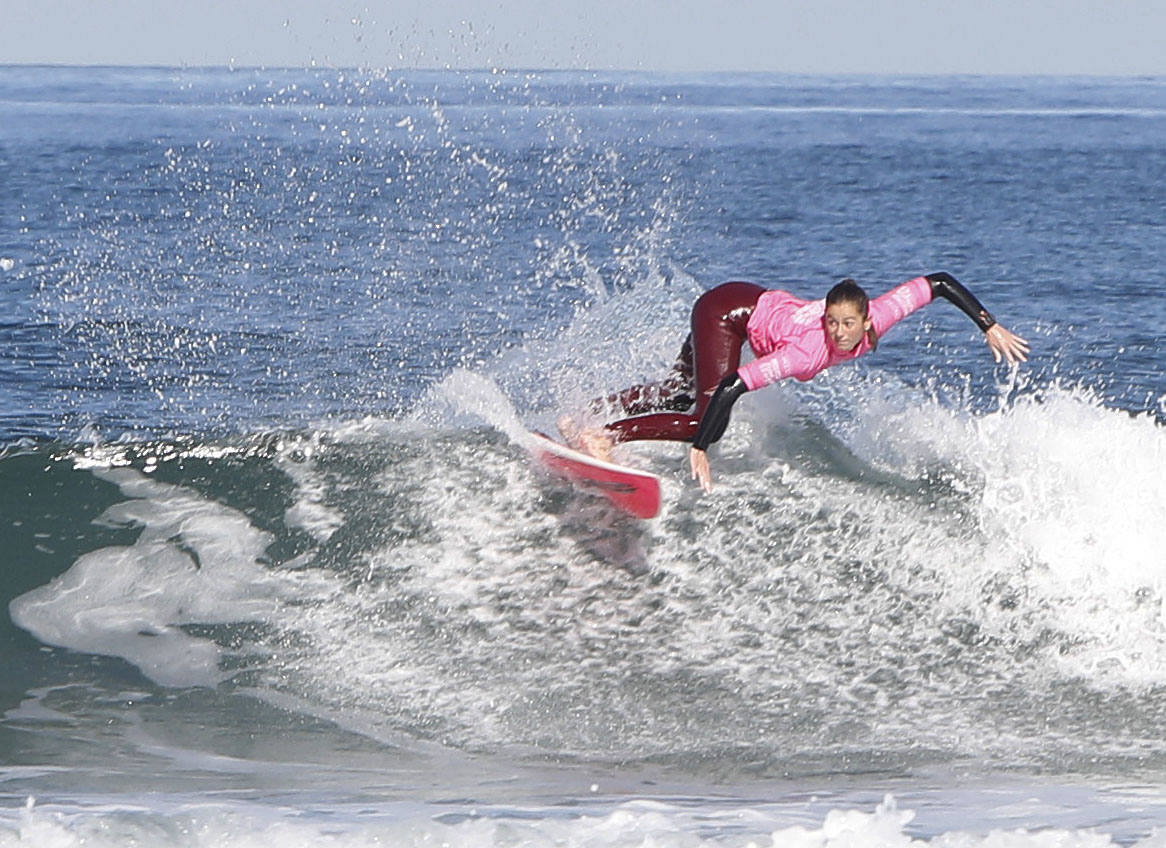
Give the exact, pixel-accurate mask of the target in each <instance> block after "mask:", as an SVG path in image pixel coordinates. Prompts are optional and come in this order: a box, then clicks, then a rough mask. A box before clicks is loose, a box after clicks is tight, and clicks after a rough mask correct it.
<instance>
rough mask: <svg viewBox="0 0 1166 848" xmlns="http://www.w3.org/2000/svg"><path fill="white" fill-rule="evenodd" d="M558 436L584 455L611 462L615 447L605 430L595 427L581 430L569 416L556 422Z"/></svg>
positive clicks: (613, 441)
mask: <svg viewBox="0 0 1166 848" xmlns="http://www.w3.org/2000/svg"><path fill="white" fill-rule="evenodd" d="M557 423H558V426H559V434H560V435H561V436H562V437H563V441H564V442H566V443H567V446H568V447H571V448H574V449H575V450H577V451H583V453H585V454H589V455H590V456H593V457H595V458H596V459H602V460H603V461H604V462H611V451H612V448H614V447H615V439H613V438H612V437H611V434H610V433H608V432H606V431H605V430H602V429H598V428H595V427H588V428H587V429H583V428H581V427H580V426H579V423H578V422H577V421H576V420H575V419H574V418H572V417H571V416H570V415H564V416H562V417H560V418H559V420H558V422H557Z"/></svg>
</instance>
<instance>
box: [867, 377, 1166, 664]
mask: <svg viewBox="0 0 1166 848" xmlns="http://www.w3.org/2000/svg"><path fill="white" fill-rule="evenodd" d="M866 415H867V416H868V417H864V418H863V420H862V422H860V428H865V429H866V431H867V439H868V440H869V442H870V444H869V445H867V450H869V451H870V453H871V455H872V456H874V457H876V458H878V457H886V456H888V455H889V456H894V457H896V458H897V459H898V460H899V461H897V462H894V463H892V465H893V466H894V467H896V468H897V469H898V470H899V471H900V472H902V473H905V474H908V475H921V474H923V473H926V469H927V468H929V467H930V468H934V467H935V465H936V463H941V464H943V465H946V466H948V467H950V468H954V469H956V470H957V471H956V473H955V474H953V475H951V479H952V481H953V482H954V483H958V484H959V485H961V486H964V487H966V488H967V491H968V493H969V494H970V495H971V496H973V497H977V498H978V509H977V512H976V519H977V521H978V523H979V533H980V536H981V537H982V539H983V541H984V544H985V547H984V550H983V554H982V559H981V560H980V561H977V562H975V570H974V571H964V570H963V569H960V568H953V569H950V570H948V571H947V575H948V579H949V580H950V581H951V584H950V588H951V590H952V592H951V600H956V601H965V600H966V601H968V602H969V609H972V610H975V611H976V613H977V616H978V618H979V620H980V623H981V624H982V625H983V626H985V627H987V628H988V630H989V632H993V633H995V634H997V635H1000V636H1002V637H1006V638H1009V639H1022V640H1031V641H1035V640H1037V639H1039V638H1040V636H1041V634H1042V633H1048V632H1056V633H1062V634H1065V635H1066V637H1067V640H1062V641H1059V642H1058V643H1057V644H1056V645H1055V646H1054V647H1052V648H1050V649H1049V652H1048V659H1049V661H1050V662H1051V663H1054V664H1055V665H1056V666H1057V667H1058V668H1059V669H1060V672H1061V673H1062V674H1069V675H1070V676H1084V677H1087V678H1089V679H1091V680H1093V681H1095V682H1097V683H1102V684H1104V683H1106V682H1109V683H1122V684H1132V685H1136V686H1142V685H1150V684H1154V683H1161V682H1164V681H1166V614H1164V612H1163V604H1164V603H1166V571H1164V570H1163V567H1162V566H1163V564H1164V563H1166V559H1164V554H1163V552H1164V551H1166V429H1164V428H1163V427H1162V426H1161V425H1159V424H1157V422H1156V421H1155V420H1154V418H1153V416H1152V415H1149V414H1143V415H1130V414H1129V413H1127V412H1125V411H1123V410H1120V409H1113V408H1110V407H1107V406H1106V405H1105V404H1104V403H1103V402H1102V401H1101V400H1099V399H1098V398H1097V397H1095V396H1094V395H1093V394H1092V393H1090V392H1088V391H1085V390H1081V389H1076V388H1065V387H1057V386H1054V387H1051V388H1049V389H1047V390H1045V391H1042V392H1040V393H1039V394H1032V395H1025V396H1022V397H1020V398H1018V399H1017V400H1016V401H1015V402H1014V403H1012V404H1011V405H1008V406H1006V407H1004V408H1002V409H1000V410H998V411H996V412H993V413H990V414H986V415H971V414H967V413H962V412H959V411H951V410H946V409H944V408H942V407H940V406H938V405H937V404H935V403H930V402H927V403H911V404H907V405H904V406H902V407H901V408H900V409H898V410H890V409H888V408H887V407H886V406H885V405H882V406H872V407H871V408H870V409H868V410H866ZM993 581H997V582H1003V583H1005V584H1007V585H1009V586H1011V587H1012V591H1013V593H1014V596H1015V597H1014V598H1013V601H1012V602H1010V605H1009V608H1008V609H1005V610H1002V609H1000V608H999V606H998V605H997V604H994V603H987V604H985V603H984V602H983V598H984V597H988V596H990V595H991V594H992V593H991V592H987V593H985V591H984V590H985V587H987V586H989V584H990V583H992V582H993ZM975 599H979V600H975Z"/></svg>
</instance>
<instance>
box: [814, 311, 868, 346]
mask: <svg viewBox="0 0 1166 848" xmlns="http://www.w3.org/2000/svg"><path fill="white" fill-rule="evenodd" d="M822 322H823V324H825V327H826V338H827V339H828V340H829V341H830V346H831V347H833V348H834V349H835V350H839V351H842V352H843V353H849V352H850V351H852V350H854V349H855V348H856V347H858V344H859V342H861V341H862V337H863V335H865V333H866V331H867V330H869V329H870V318H867V317H864V316H863V314H862V312H861V311H860V310H859V308H858V305H857V304H854V303H850V302H849V301H845V300H844V301H840V302H839V303H832V304H830V305H829V306H827V307H826V317H825V318H823V319H822Z"/></svg>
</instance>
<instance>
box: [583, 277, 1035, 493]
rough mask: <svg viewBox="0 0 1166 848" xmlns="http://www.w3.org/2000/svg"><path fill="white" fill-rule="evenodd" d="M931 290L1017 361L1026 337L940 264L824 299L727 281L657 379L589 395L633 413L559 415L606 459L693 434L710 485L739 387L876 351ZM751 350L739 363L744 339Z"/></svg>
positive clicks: (598, 406)
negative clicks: (624, 448)
mask: <svg viewBox="0 0 1166 848" xmlns="http://www.w3.org/2000/svg"><path fill="white" fill-rule="evenodd" d="M936 297H942V298H944V299H946V300H949V301H951V302H952V303H954V304H955V305H956V306H958V307H959V308H960V309H961V310H963V311H964V312H965V313H966V314H967V315H968V317H970V318H971V319H972V320H973V321H974V322H975V323H976V325H977V326H978V327H979V328H980V329H981V330H983V332H984V335H985V338H986V341H987V343H988V347H989V348H991V350H992V354H993V356H995V357H996V361H997V362H1000V361H1001V359H1007V360H1008V361H1009V362H1010V363H1017V362H1023V361H1025V360H1026V359H1027V357H1028V342H1026V341H1025V340H1024V339H1022V338H1020V337H1019V336H1017V335H1015V334H1014V333H1011V332H1009V331H1008V330H1006V329H1005V328H1004V327H1002V326H1001V325H1000V324H997V323H996V319H995V318H993V317H992V315H991V314H990V313H989V312H988V310H986V309H985V308H984V307H983V305H981V303H980V302H979V301H978V300H976V298H975V296H974V295H973V294H972V293H971V292H970V291H968V290H967V289H966V288H965V287H964V286H963V285H962V284H961V283H960V282H959V281H958V280H957V279H956V278H955V277H953V276H952V275H951V274H948V273H946V272H944V271H940V272H938V273H935V274H927V275H926V276H923V277H916V278H915V279H913V280H909V281H908V282H906V283H903V284H902V285H900V286H898V287H896V288H894V289H891V290H890V291H889V292H887V293H886V294H883V295H881V296H880V297H877V298H875V299H874V300H870V299H869V298H868V297H867V294H866V292H865V291H863V289H862V288H861V287H860V286H859V285H858V283H856V282H855V281H854V280H851V279H846V280H843V281H842V282H840V283H839V284H838V285H836V286H834V288H832V289H831V290H830V292H829V293H828V294H827V295H826V297H825V298H824V299H823V300H814V301H805V300H800V299H799V298H797V297H795V296H794V295H792V294H790V293H789V292H786V291H780V290H773V291H766V290H765V289H763V288H762V287H761V286H758V285H755V284H753V283H741V282H733V283H724V284H722V285H719V286H717V287H716V288H714V289H710V290H709V291H707V292H705V293H704V294H703V295H701V296H700V298H698V299H697V301H696V304H695V305H694V306H693V308H692V332H691V333H690V334H689V335H688V338H686V339H685V341H684V345H683V346H682V347H681V350H680V356H679V357H678V358H677V360H676V364H675V365H674V366H673V368H672V371H671V373H669V375H668V376H667V377H666V378H665V379H664V380H663V381H661V382H659V383H654V384H650V385H642V386H633V387H632V388H630V389H626V390H625V391H623V392H619V393H618V394H614V395H611V396H609V397H607V398H603V399H600V400H598V401H596V402H594V403H593V404H592V409H593V411H595V412H599V411H601V410H602V409H603V408H604V407H610V406H616V407H618V408H620V409H622V410H623V411H624V413H625V414H626V415H628V416H629V417H626V418H622V419H620V420H618V421H613V422H611V423H610V424H607V425H605V426H604V427H603V429H602V430H588V431H585V432H583V433H578V432H576V428H575V427H574V425H573V423H572V422H571V421H570V419H569V418H567V419H564V420H563V421H561V422H560V428H561V429H562V430H563V431H564V435H566V436H567V437H568V441H570V442H574V443H581V446H582V447H583V448H584V449H586V450H588V451H590V452H591V453H593V454H595V455H597V456H599V457H601V458H608V457H609V456H610V453H611V446H612V445H613V444H615V443H617V442H626V441H634V440H638V439H663V440H673V441H682V442H691V443H692V448H691V450H690V451H689V461H690V465H691V468H692V477H693V479H694V480H697V481H698V482H699V483H700V486H701V488H702V489H704V490H705V491H706V492H707V491H710V490H711V489H712V473H711V471H710V469H709V460H708V453H707V451H708V447H709V445H710V444H712V443H713V442H716V441H717V440H718V439H720V438H721V436H722V435H723V434H724V432H725V428H726V427H727V426H728V423H729V413H730V411H731V410H732V407H733V404H734V403H736V401H737V399H738V398H739V397H741V395H743V394H745V392H748V391H753V390H755V389H760V388H761V387H762V386H768V385H769V384H771V383H776V382H777V381H778V380H783V379H785V378H786V377H793V378H795V379H797V380H803V381H805V380H809V379H811V378H813V377H814V375H816V374H817V373H818V372H820V371H822V370H824V369H826V368H829V367H830V366H832V365H838V364H839V363H842V362H849V361H850V360H852V359H857V358H858V357H860V356H862V355H863V354H865V353H869V352H870V351H873V350H874V349H875V348H876V347H877V346H878V342H879V339H880V338H881V337H882V335H883V334H884V333H886V332H887V330H889V329H890V328H891V327H892V326H894V325H895V324H896V323H898V322H899V321H901V320H902V319H903V318H906V317H907V316H908V315H910V314H911V313H912V312H914V311H915V310H917V309H920V308H921V307H923V306H926V305H927V304H928V303H930V302H931V301H932V300H934V299H935V298H936ZM746 341H748V342H749V346H750V347H751V348H752V349H753V353H754V354H755V355H756V357H757V358H756V359H755V360H753V361H752V362H749V363H748V364H746V365H743V366H742V365H741V348H742V346H743V345H744V344H745V342H746Z"/></svg>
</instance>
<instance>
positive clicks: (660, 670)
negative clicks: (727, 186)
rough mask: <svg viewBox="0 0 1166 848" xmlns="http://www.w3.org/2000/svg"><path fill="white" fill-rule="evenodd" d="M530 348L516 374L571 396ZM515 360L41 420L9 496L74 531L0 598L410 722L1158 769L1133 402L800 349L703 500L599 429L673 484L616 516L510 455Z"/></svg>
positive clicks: (1153, 598) (847, 761)
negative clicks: (256, 412)
mask: <svg viewBox="0 0 1166 848" xmlns="http://www.w3.org/2000/svg"><path fill="white" fill-rule="evenodd" d="M653 332H654V331H653ZM552 359H553V358H551V359H547V358H541V359H540V360H539V361H540V362H541V363H542V367H544V368H545V369H547V371H546V374H544V375H543V376H544V377H545V378H546V379H540V380H537V381H536V382H537V383H538V386H539V389H538V390H533V389H532V396H537V395H538V393H539V391H551V392H552V393H553V392H565V393H568V394H570V393H573V392H577V389H567V388H565V385H566V384H565V383H563V384H560V385H557V386H556V385H555V381H554V380H553V379H551V378H550V377H549V376H547V375H549V374H552V373H554V372H555V367H556V366H555V364H554V362H553V361H552ZM517 372H522V373H527V369H515V368H512V367H508V366H505V365H503V366H500V367H499V368H498V373H499V374H500V375H509V374H514V373H517ZM505 385H506V379H505V377H504V376H499V377H498V378H497V379H496V378H495V376H492V375H491V374H488V373H483V372H471V371H455V372H453V373H452V374H451V375H450V376H449V378H448V379H447V380H446V381H444V383H443V384H441V385H439V386H437V387H435V388H434V390H433V391H432V392H431V393H430V395H429V397H427V398H426V399H425V400H424V401H423V402H422V403H421V404H420V405H419V406H418V408H417V409H415V410H414V413H413V414H412V415H411V416H407V417H406V418H403V419H398V420H391V419H380V418H367V419H363V420H359V421H353V422H349V423H344V424H332V425H321V426H320V427H317V428H313V429H308V430H303V431H298V432H286V433H267V434H263V435H261V436H256V437H253V438H249V439H237V440H235V441H222V442H207V441H199V440H198V439H190V440H186V441H182V440H178V441H175V440H170V441H158V442H150V443H131V444H106V445H97V446H91V447H88V448H65V449H59V450H58V451H57V452H56V453H54V454H52V456H51V459H52V460H53V461H52V462H49V463H47V465H48V467H49V470H48V471H47V472H46V474H47V475H48V477H47V478H46V479H43V480H41V483H40V485H39V487H38V488H36V489H35V490H34V491H33V497H34V499H35V500H36V504H35V506H34V507H33V511H36V510H49V511H52V512H53V513H54V515H55V517H54V519H53V520H54V521H55V522H56V523H57V524H59V528H58V532H60V533H61V535H66V532H67V531H69V530H71V528H75V527H80V526H84V525H89V524H90V523H91V522H93V521H95V520H96V525H95V526H94V527H93V529H91V530H89V531H87V541H86V542H85V543H84V544H85V545H87V546H88V547H86V549H84V550H81V551H79V553H78V555H77V556H75V557H73V558H70V559H69V560H68V561H63V559H62V558H61V557H58V558H56V559H54V560H53V562H54V566H53V568H54V569H55V570H54V571H51V572H50V571H48V570H46V571H43V572H40V573H39V575H38V576H36V577H34V578H32V579H30V580H29V583H30V584H31V585H27V586H25V587H24V591H23V592H22V593H21V594H20V595H19V597H16V598H15V599H14V600H13V601H12V603H11V605H10V612H11V615H12V619H13V621H14V622H15V623H16V624H17V625H19V626H20V627H22V628H24V629H26V630H27V631H28V632H30V633H31V634H33V635H34V636H35V637H36V638H37V639H38V640H39V641H40V642H42V643H44V644H49V645H54V646H59V647H64V648H69V649H72V650H74V651H80V652H84V653H96V654H105V655H110V656H116V657H121V658H124V659H125V660H127V661H129V662H130V663H132V664H133V665H134V666H136V667H137V668H138V669H139V670H140V671H141V672H142V673H144V674H145V675H146V676H147V677H148V678H149V679H150V680H152V681H153V682H154V683H155V684H157V685H160V686H162V687H170V688H174V687H178V688H182V687H210V688H212V689H217V690H218V691H220V692H226V693H236V694H247V695H250V696H254V697H258V698H259V699H261V700H266V701H268V702H270V703H272V704H278V705H280V706H281V707H283V708H286V709H292V710H293V711H295V712H299V713H302V714H307V715H312V716H316V717H320V718H325V719H327V720H328V721H331V722H335V723H336V724H337V725H339V726H340V727H345V728H348V729H350V730H353V731H355V732H358V733H361V734H364V735H367V736H370V737H372V738H375V739H378V740H380V741H382V742H385V743H388V744H393V745H405V746H406V747H410V746H413V747H416V746H418V745H420V746H425V745H429V744H437V745H439V746H444V747H450V748H452V749H456V750H460V751H465V752H473V751H493V752H508V753H510V754H512V755H514V756H518V757H535V758H540V757H544V756H547V755H548V754H552V753H553V755H554V756H556V757H568V758H578V759H580V760H583V761H590V762H620V763H630V762H640V763H645V764H655V765H656V766H660V767H665V768H678V769H682V770H698V771H701V772H706V771H709V770H712V771H713V772H716V773H730V774H731V773H739V772H740V771H741V770H742V769H745V770H749V771H750V772H751V773H752V772H757V773H762V774H787V775H788V774H815V773H819V772H820V771H823V770H827V771H837V772H842V773H846V772H867V771H870V770H874V771H885V770H891V771H896V770H900V769H904V768H915V767H921V766H922V765H925V764H927V763H934V762H941V761H942V762H947V761H950V759H951V758H953V757H955V758H960V757H975V758H978V759H979V760H981V761H982V762H985V763H996V764H1007V765H1008V766H1010V767H1016V766H1017V765H1026V766H1028V767H1033V768H1053V769H1067V770H1073V769H1076V768H1086V767H1090V768H1092V767H1095V764H1096V762H1097V760H1098V758H1099V757H1108V758H1111V760H1112V761H1113V762H1115V763H1119V765H1118V766H1115V767H1118V768H1126V767H1142V766H1146V765H1149V764H1152V763H1153V762H1154V758H1155V756H1156V755H1155V754H1153V752H1152V751H1148V750H1146V749H1144V748H1142V747H1141V746H1140V744H1139V742H1138V740H1140V739H1143V738H1150V737H1152V736H1153V733H1154V730H1153V727H1154V726H1155V723H1156V722H1158V721H1160V720H1161V719H1162V718H1163V717H1164V716H1163V714H1164V712H1166V700H1164V699H1163V697H1162V692H1163V688H1162V686H1163V683H1164V682H1166V680H1164V672H1166V640H1164V637H1166V627H1164V622H1163V620H1162V616H1161V602H1162V598H1163V595H1164V594H1166V592H1164V589H1166V587H1164V586H1163V584H1162V577H1161V575H1160V573H1159V572H1160V569H1159V568H1158V565H1159V564H1160V561H1159V560H1160V551H1161V550H1162V549H1163V545H1166V538H1163V534H1164V533H1166V527H1164V524H1163V522H1161V521H1160V520H1159V519H1160V509H1161V504H1162V503H1163V502H1166V491H1164V490H1163V487H1164V486H1166V482H1164V481H1163V480H1162V479H1161V475H1160V474H1157V473H1156V472H1155V469H1160V468H1161V467H1162V462H1161V457H1162V452H1163V450H1164V448H1163V444H1164V432H1163V428H1162V427H1161V425H1159V424H1158V423H1156V422H1155V421H1154V420H1153V419H1152V418H1150V417H1148V416H1145V415H1143V416H1131V415H1129V414H1127V413H1125V412H1123V411H1120V410H1115V409H1112V408H1109V407H1107V406H1105V405H1104V404H1103V403H1102V402H1101V401H1100V400H1098V399H1097V398H1096V397H1093V396H1091V395H1090V394H1089V393H1088V392H1084V391H1081V390H1078V389H1071V388H1065V387H1058V386H1050V387H1046V388H1044V389H1042V390H1041V391H1039V392H1037V391H1033V392H1029V393H1020V394H1017V393H1016V392H1015V391H1014V390H1013V391H1012V393H1011V395H1009V397H1010V398H1011V399H1006V400H1002V401H1001V405H1000V408H999V409H997V410H995V411H990V412H987V413H983V412H972V411H968V410H966V409H963V408H961V407H959V406H955V407H953V406H951V405H949V404H946V403H944V402H942V401H941V400H940V399H939V398H938V397H936V396H933V395H929V394H927V393H926V392H924V391H921V390H918V389H912V388H911V387H909V386H905V385H903V384H901V383H900V382H899V381H897V380H895V379H893V378H890V377H889V376H888V375H886V374H883V373H880V372H863V371H858V370H854V371H850V372H839V373H838V374H837V375H833V374H830V375H823V378H821V379H820V380H817V381H815V382H814V383H813V384H808V385H807V386H805V387H792V386H791V387H788V388H786V387H783V388H782V389H781V390H774V391H772V392H769V393H762V394H760V395H758V396H756V397H749V398H747V399H746V400H745V401H743V402H742V404H741V408H740V411H739V414H738V415H737V417H736V418H735V420H734V425H733V427H732V428H731V429H730V432H729V435H728V436H727V437H726V439H725V440H724V442H723V444H722V446H721V447H720V449H719V452H718V454H717V455H716V456H715V460H714V461H715V464H716V472H717V475H718V477H717V488H716V490H715V491H714V493H713V494H712V495H711V496H704V495H701V494H700V493H699V492H698V491H697V490H696V489H694V488H693V487H692V486H691V485H690V484H689V482H688V481H687V479H686V474H685V473H684V455H683V451H682V450H679V449H678V448H677V447H676V446H675V445H666V444H640V445H626V446H622V447H621V451H622V453H623V458H624V459H625V460H626V461H629V462H634V463H637V464H641V465H644V466H647V467H649V468H650V469H652V470H653V471H656V472H657V473H659V474H661V476H662V477H663V480H664V490H665V495H664V500H665V507H664V511H663V513H662V515H661V517H660V518H659V519H657V520H654V521H651V522H637V521H634V520H631V519H627V518H624V517H621V516H620V515H617V514H615V513H613V512H612V511H611V509H610V508H609V507H608V506H607V505H606V502H603V501H597V500H595V499H593V498H592V497H591V496H589V495H587V494H585V493H581V492H578V491H575V490H573V489H571V488H570V487H569V486H567V485H565V484H563V483H561V482H560V481H557V480H555V479H553V478H550V477H548V476H547V475H545V474H544V473H543V472H542V471H541V470H540V469H539V468H538V467H537V466H535V465H534V464H533V463H532V462H531V461H530V459H529V457H528V456H527V455H526V453H525V451H524V450H523V449H522V447H521V445H520V439H519V437H520V435H521V434H522V433H523V432H524V431H525V427H526V426H527V425H528V424H529V423H530V421H531V419H536V420H537V419H538V418H539V416H540V413H539V412H538V408H537V407H536V408H533V409H532V408H530V407H526V408H523V409H521V410H520V409H519V408H516V407H515V406H514V405H513V404H512V403H511V401H510V399H509V398H510V396H511V395H510V393H509V392H508V391H507V390H505V389H504V388H503V387H504V386H505ZM548 386H551V388H550V389H548ZM1013 389H1015V387H1013ZM1003 391H1004V392H1005V393H1006V394H1007V393H1008V392H1009V391H1010V390H1009V389H1008V388H1007V387H1005V388H1004V389H1003ZM38 464H39V465H45V464H46V455H45V452H44V451H43V450H42V451H40V452H37V451H33V452H32V453H26V454H24V455H21V456H11V457H7V458H5V459H2V460H0V467H6V466H7V470H10V471H13V472H15V471H16V469H17V466H18V465H19V467H20V468H22V469H24V470H28V469H31V468H33V467H34V466H36V465H38ZM70 487H74V488H76V490H77V492H78V493H79V494H80V493H82V492H83V491H85V492H89V495H87V496H86V497H76V498H70V497H66V498H65V499H64V500H63V501H58V500H57V499H56V498H57V494H56V493H57V492H58V491H59V490H60V489H61V488H65V489H66V490H68V489H69V488H70ZM58 504H60V505H58ZM1156 511H1157V513H1156ZM58 572H60V573H58ZM1101 697H1104V698H1106V699H1107V703H1108V704H1109V705H1110V706H1109V707H1108V708H1107V710H1105V711H1096V710H1093V709H1092V705H1093V704H1094V703H1095V702H1096V700H1097V699H1098V698H1101Z"/></svg>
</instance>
